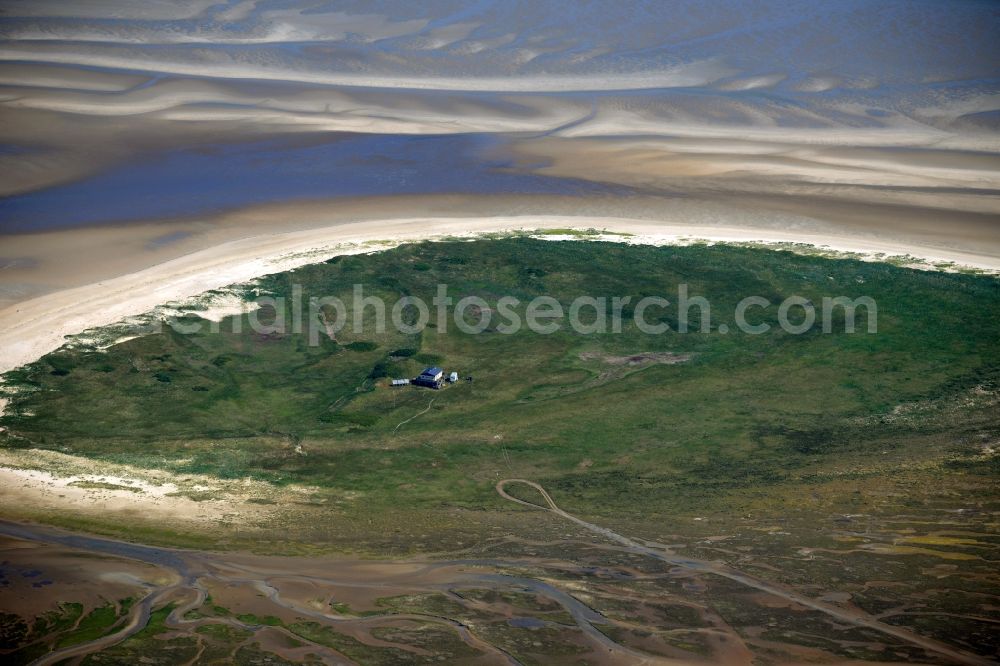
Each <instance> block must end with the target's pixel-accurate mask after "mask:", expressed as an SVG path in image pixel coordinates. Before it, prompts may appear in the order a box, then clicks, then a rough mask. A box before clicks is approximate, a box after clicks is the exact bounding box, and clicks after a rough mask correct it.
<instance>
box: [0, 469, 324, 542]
mask: <svg viewBox="0 0 1000 666" xmlns="http://www.w3.org/2000/svg"><path fill="white" fill-rule="evenodd" d="M311 492H312V490H311V489H308V488H304V487H303V488H291V489H281V490H278V489H275V488H274V487H272V486H270V485H269V484H266V483H262V482H257V481H251V480H239V481H225V480H219V479H216V478H210V477H205V476H200V475H178V474H173V473H170V472H166V471H161V470H150V469H139V468H135V467H131V466H127V465H118V464H111V463H107V462H99V461H92V460H87V459H83V458H78V457H75V456H70V455H66V454H63V453H58V452H55V451H43V450H35V449H31V450H21V449H5V450H0V501H2V502H3V504H4V506H6V507H8V509H9V511H7V513H8V514H9V513H10V512H11V511H13V512H21V511H26V512H28V513H31V514H32V515H38V514H45V513H47V512H55V511H59V512H63V513H67V512H70V513H75V514H78V515H81V516H84V517H100V518H101V519H104V520H108V519H111V520H114V519H116V518H120V519H122V520H129V521H138V522H142V523H147V524H154V525H155V524H169V525H173V526H177V527H182V526H184V525H187V526H202V527H211V526H216V527H219V526H228V525H234V524H238V525H239V526H240V528H241V529H247V530H253V529H255V528H257V527H263V526H265V525H267V524H269V523H270V522H271V521H272V520H274V519H275V518H277V517H278V515H279V514H280V513H281V511H282V504H286V503H287V502H289V501H290V500H292V499H294V498H295V497H301V496H305V495H308V494H310V493H311ZM262 500H263V501H262Z"/></svg>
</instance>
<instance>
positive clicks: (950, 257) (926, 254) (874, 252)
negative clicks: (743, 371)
mask: <svg viewBox="0 0 1000 666" xmlns="http://www.w3.org/2000/svg"><path fill="white" fill-rule="evenodd" d="M544 228H575V229H604V230H607V231H608V232H612V233H613V232H620V233H626V234H632V235H633V236H631V237H628V238H627V240H628V241H629V242H633V243H650V244H667V243H679V242H684V241H685V239H692V238H697V239H704V240H708V241H716V242H762V243H805V244H809V245H815V246H819V247H824V248H828V249H830V250H834V251H838V252H854V253H860V254H863V255H866V256H868V257H871V258H875V259H877V258H879V257H880V256H900V255H907V256H911V257H914V258H917V259H920V260H923V261H926V262H928V263H932V264H933V263H940V262H954V263H955V264H958V265H962V266H970V267H975V268H980V269H984V270H988V271H997V270H1000V257H998V256H995V255H991V254H976V253H974V252H971V251H961V250H949V249H943V248H935V247H929V246H921V245H918V244H914V243H912V242H911V243H902V242H898V241H893V240H874V239H862V238H850V237H846V236H836V235H832V234H818V233H808V232H803V231H802V230H790V231H782V230H778V229H760V228H756V229H751V228H738V227H723V226H717V227H711V228H706V227H705V226H701V225H689V224H673V223H668V222H652V221H650V220H641V219H630V218H614V217H572V216H546V215H530V216H504V217H482V218H471V217H470V218H427V217H420V218H406V219H388V220H380V221H371V220H368V221H364V222H355V223H348V224H339V225H336V226H331V227H325V228H318V229H309V230H302V231H295V232H289V233H281V234H264V235H258V236H254V237H251V238H245V239H241V240H236V241H230V242H225V243H222V244H219V245H216V246H214V247H210V248H207V249H204V250H200V251H197V252H194V253H192V254H188V255H185V256H182V257H180V258H177V259H173V260H170V261H166V262H164V263H161V264H158V265H155V266H151V267H149V268H146V269H143V270H139V271H137V272H133V273H130V274H127V275H123V276H120V277H116V278H113V279H109V280H104V281H101V282H97V283H94V284H90V285H86V286H83V287H76V288H72V289H66V290H62V291H58V292H55V293H51V294H47V295H44V296H41V297H38V298H34V299H31V300H27V301H24V302H21V303H17V304H15V305H12V306H10V307H8V308H6V309H4V310H0V372H7V371H9V370H12V369H14V368H17V367H20V366H22V365H24V364H26V363H30V362H32V361H34V360H37V359H38V358H40V357H41V356H43V355H45V354H46V353H48V352H51V351H53V350H55V349H57V348H59V347H60V346H61V345H62V344H63V343H64V342H65V337H66V336H67V335H73V334H77V333H80V332H82V331H84V330H87V329H90V328H94V327H99V326H106V325H109V324H113V323H116V322H119V321H121V320H122V319H124V318H126V317H129V316H134V315H139V314H142V313H145V312H148V311H150V310H152V309H153V308H155V307H157V306H159V305H162V304H164V303H167V302H171V301H178V300H183V299H185V298H189V297H191V296H195V295H197V294H200V293H203V292H205V291H209V290H212V289H218V288H221V287H225V286H228V285H232V284H237V283H241V282H247V281H249V280H252V279H253V278H256V277H259V276H261V275H266V274H269V273H276V272H282V271H286V270H290V269H292V268H295V267H297V266H302V265H305V264H308V263H314V262H316V261H320V260H322V259H325V258H327V257H329V256H332V255H334V254H344V253H350V252H364V251H374V250H377V249H379V248H383V247H388V246H391V245H393V244H395V243H398V242H405V241H413V240H418V239H426V238H434V237H441V236H447V235H466V234H478V233H487V232H496V231H514V230H532V229H544Z"/></svg>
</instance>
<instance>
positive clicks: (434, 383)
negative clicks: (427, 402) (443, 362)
mask: <svg viewBox="0 0 1000 666" xmlns="http://www.w3.org/2000/svg"><path fill="white" fill-rule="evenodd" d="M443 376H444V370H442V369H441V368H427V369H426V370H424V371H423V372H421V373H420V376H419V377H417V378H416V379H414V380H413V383H414V384H416V385H417V386H426V387H428V388H435V389H436V388H441V378H442V377H443Z"/></svg>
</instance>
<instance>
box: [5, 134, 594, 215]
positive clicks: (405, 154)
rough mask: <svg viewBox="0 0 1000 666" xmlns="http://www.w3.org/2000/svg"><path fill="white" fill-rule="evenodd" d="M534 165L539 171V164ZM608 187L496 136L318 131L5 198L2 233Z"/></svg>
mask: <svg viewBox="0 0 1000 666" xmlns="http://www.w3.org/2000/svg"><path fill="white" fill-rule="evenodd" d="M536 166H537V165H536ZM608 189H609V188H608V187H607V186H603V185H600V184H596V183H589V182H586V181H580V180H574V179H563V178H555V177H550V176H543V175H540V174H537V173H534V172H533V171H532V170H531V169H529V168H523V169H515V168H513V164H512V162H511V160H510V159H509V157H507V156H506V155H505V151H504V146H503V139H501V138H497V137H495V136H491V135H480V134H458V135H433V136H408V135H371V134H365V135H356V134H352V135H343V134H340V135H330V134H326V135H315V136H309V137H303V136H297V137H289V138H273V139H268V140H265V141H256V142H252V143H240V144H227V145H212V146H206V147H201V148H184V149H178V150H172V151H167V152H164V153H160V154H156V155H151V156H147V157H145V158H144V159H143V160H141V161H133V162H129V163H126V164H121V165H118V166H117V167H115V168H113V169H111V170H109V171H107V172H104V173H101V174H98V175H96V176H93V177H90V178H87V179H85V180H81V181H77V182H74V183H69V184H66V185H61V186H55V187H51V188H47V189H43V190H39V191H36V192H30V193H26V194H21V195H17V196H12V197H6V198H3V199H0V233H2V232H7V233H10V232H25V231H38V230H46V229H54V228H61V227H75V226H83V225H90V224H102V223H110V222H127V221H130V220H146V219H150V218H169V217H178V216H184V215H195V214H207V213H212V212H216V211H220V210H224V209H227V208H234V207H239V206H247V205H254V204H263V203H273V202H280V201H290V200H296V199H314V198H325V197H347V196H371V195H392V194H422V193H428V194H445V193H462V194H546V193H548V194H570V195H572V194H588V193H593V192H595V191H608Z"/></svg>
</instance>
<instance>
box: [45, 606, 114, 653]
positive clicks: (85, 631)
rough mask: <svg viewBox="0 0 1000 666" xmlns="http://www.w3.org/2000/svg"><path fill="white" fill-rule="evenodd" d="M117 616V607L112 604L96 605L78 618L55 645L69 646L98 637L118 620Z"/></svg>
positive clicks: (60, 646)
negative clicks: (74, 625)
mask: <svg viewBox="0 0 1000 666" xmlns="http://www.w3.org/2000/svg"><path fill="white" fill-rule="evenodd" d="M119 617H120V616H119V614H118V608H117V607H116V606H115V605H114V604H110V603H109V604H105V605H103V606H98V607H97V608H95V609H93V610H92V611H90V612H89V613H87V614H86V615H85V616H84V617H83V618H82V619H81V620H80V623H79V624H78V625H77V626H76V629H74V630H73V631H72V632H71V633H69V634H68V635H66V636H63V637H62V638H60V639H59V640H58V641H56V647H57V648H64V647H69V646H70V645H76V644H78V643H86V642H87V641H92V640H94V639H96V638H100V637H101V636H103V635H104V634H106V633H108V631H109V630H110V629H111V628H112V627H113V626H114V625H115V623H117V622H118V619H119Z"/></svg>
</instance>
